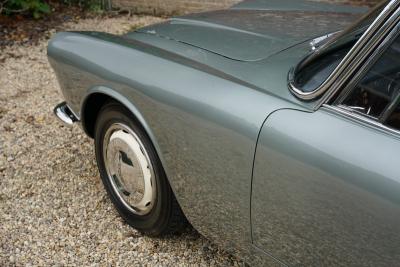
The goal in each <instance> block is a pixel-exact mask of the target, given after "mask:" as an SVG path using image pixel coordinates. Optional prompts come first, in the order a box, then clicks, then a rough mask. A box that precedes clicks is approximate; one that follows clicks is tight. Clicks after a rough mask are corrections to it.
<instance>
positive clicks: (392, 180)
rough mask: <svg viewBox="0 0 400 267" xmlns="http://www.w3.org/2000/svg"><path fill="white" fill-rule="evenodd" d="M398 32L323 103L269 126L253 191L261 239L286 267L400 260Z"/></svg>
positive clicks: (283, 113)
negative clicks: (311, 110) (333, 96)
mask: <svg viewBox="0 0 400 267" xmlns="http://www.w3.org/2000/svg"><path fill="white" fill-rule="evenodd" d="M396 31H397V30H396ZM396 35H397V34H396ZM396 35H394V36H393V37H392V38H391V39H390V40H388V41H387V44H386V43H385V44H384V45H382V46H381V48H380V50H382V52H379V53H375V54H376V56H374V57H371V58H370V59H369V60H368V61H367V62H366V63H365V65H364V67H363V69H362V70H359V71H357V72H356V73H355V75H354V78H353V79H352V80H351V81H350V82H349V83H348V84H347V86H346V87H345V88H344V89H343V90H342V91H341V93H340V94H339V95H338V96H337V97H335V98H334V99H332V100H331V101H329V102H328V103H327V104H325V105H323V106H322V107H321V108H320V109H318V110H317V111H315V112H312V113H309V112H300V111H296V110H280V111H277V112H275V113H273V114H272V115H270V117H269V118H268V119H267V121H266V123H265V124H264V126H263V128H262V130H261V133H260V136H259V141H258V145H257V150H256V156H255V163H254V171H253V183H252V197H251V220H252V238H253V245H254V246H255V247H257V248H259V249H261V250H262V251H264V252H265V253H267V254H269V255H271V256H273V257H275V258H277V259H279V260H281V261H282V262H283V263H284V264H288V265H295V266H327V265H329V266H398V265H399V262H400V171H399V170H400V38H399V37H396Z"/></svg>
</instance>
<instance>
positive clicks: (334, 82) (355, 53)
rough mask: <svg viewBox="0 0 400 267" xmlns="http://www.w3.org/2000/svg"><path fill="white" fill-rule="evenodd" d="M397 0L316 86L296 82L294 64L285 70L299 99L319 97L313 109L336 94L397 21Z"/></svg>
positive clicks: (309, 99) (307, 99) (308, 99)
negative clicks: (309, 87) (308, 87)
mask: <svg viewBox="0 0 400 267" xmlns="http://www.w3.org/2000/svg"><path fill="white" fill-rule="evenodd" d="M399 6H400V0H392V1H390V3H389V4H388V5H387V6H386V7H385V8H384V9H383V10H382V12H381V13H380V14H379V15H378V16H377V18H376V19H375V20H374V21H373V22H372V24H371V25H370V26H369V27H368V28H367V30H366V31H365V32H364V34H363V35H362V36H361V37H360V38H359V40H358V41H357V42H356V43H355V44H354V46H353V47H352V48H351V49H350V51H349V52H348V53H347V54H346V56H345V57H344V58H343V60H342V61H341V62H340V63H339V65H338V66H337V67H336V68H335V69H334V70H333V72H332V73H331V74H330V75H329V76H328V78H327V79H326V80H325V81H324V82H323V83H322V84H321V85H320V86H318V87H317V88H316V89H315V90H313V91H311V92H304V91H302V90H301V89H300V88H297V87H296V85H295V80H294V79H295V73H296V68H293V69H291V70H290V72H289V74H288V87H289V90H290V91H291V92H292V94H294V95H295V96H296V97H298V98H299V99H301V100H305V101H312V100H315V99H317V98H319V97H320V99H319V100H318V103H317V105H316V106H315V110H316V109H318V108H319V107H320V106H322V105H323V104H324V103H325V102H326V101H327V100H328V99H329V98H330V97H331V96H332V95H334V94H336V92H337V90H339V89H340V88H341V86H342V85H343V83H344V82H345V81H346V80H347V79H348V78H349V77H350V76H351V75H352V74H353V73H354V71H355V70H356V69H357V68H358V67H359V66H360V65H361V64H362V63H363V61H364V60H365V59H366V58H367V57H368V55H370V53H371V51H373V50H374V49H375V48H376V46H377V45H379V43H380V42H381V41H382V40H383V39H384V38H385V37H386V35H387V33H388V32H389V31H390V30H391V29H392V27H393V26H394V25H395V22H397V17H398V15H399V14H398V13H399ZM300 64H301V62H300V63H299V65H300Z"/></svg>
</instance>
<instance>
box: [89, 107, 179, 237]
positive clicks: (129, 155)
mask: <svg viewBox="0 0 400 267" xmlns="http://www.w3.org/2000/svg"><path fill="white" fill-rule="evenodd" d="M95 149H96V160H97V165H98V168H99V172H100V176H101V179H102V181H103V184H104V186H105V188H106V190H107V192H108V195H109V196H110V198H111V200H112V202H113V203H114V205H115V207H116V209H117V210H118V212H119V213H120V215H121V216H122V217H123V218H124V220H125V221H126V222H127V223H128V224H129V225H131V226H132V227H134V228H136V229H138V230H139V231H141V232H143V233H146V234H149V235H152V236H157V235H161V234H165V233H171V232H176V231H178V230H179V229H181V228H182V226H184V225H185V223H186V219H185V217H184V215H183V213H182V211H181V209H180V207H179V205H178V203H177V201H176V199H175V196H174V194H173V192H172V189H171V187H170V185H169V183H168V180H167V178H166V175H165V173H164V170H163V168H162V165H161V162H160V160H159V158H158V156H157V153H156V151H155V149H154V147H153V145H152V143H151V141H150V140H149V138H148V137H147V135H146V133H145V132H144V130H143V129H142V127H141V126H140V124H139V123H138V122H137V121H136V120H135V119H133V118H132V115H131V113H130V112H129V110H127V109H126V108H125V107H123V106H121V105H120V104H118V103H115V102H110V103H108V104H106V105H105V106H103V107H102V109H101V110H100V113H99V115H98V118H97V121H96V126H95Z"/></svg>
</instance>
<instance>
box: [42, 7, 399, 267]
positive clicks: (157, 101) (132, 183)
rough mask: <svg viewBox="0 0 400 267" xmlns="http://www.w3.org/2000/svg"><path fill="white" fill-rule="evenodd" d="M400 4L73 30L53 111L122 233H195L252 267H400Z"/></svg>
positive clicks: (62, 54) (63, 37) (252, 11)
mask: <svg viewBox="0 0 400 267" xmlns="http://www.w3.org/2000/svg"><path fill="white" fill-rule="evenodd" d="M399 4H400V1H399V0H392V1H384V2H382V3H381V4H378V5H377V6H376V7H374V8H371V9H370V10H367V9H365V8H355V7H350V6H343V5H332V4H327V3H321V2H307V1H302V0H282V1H281V0H279V1H278V0H248V1H244V2H242V3H239V4H237V5H235V6H233V7H232V8H229V9H226V10H219V11H210V12H204V13H199V14H191V15H185V16H181V17H176V18H171V19H168V20H166V21H164V22H162V23H159V24H156V25H151V26H146V27H144V28H140V29H137V30H135V31H133V32H129V33H127V34H124V35H121V36H116V35H112V34H106V33H100V32H62V33H58V34H56V35H55V36H54V37H53V38H52V39H51V40H50V42H49V45H48V58H49V61H50V64H51V66H52V68H53V69H54V71H55V73H56V76H57V79H58V82H59V84H60V87H61V91H62V93H63V95H64V98H65V100H66V102H63V103H61V104H59V105H57V106H56V107H55V109H54V112H55V114H56V115H57V117H58V118H59V119H61V120H62V121H63V122H64V123H65V124H67V125H72V124H73V123H75V122H78V123H79V124H80V125H81V127H82V128H83V130H84V131H85V132H86V134H87V135H88V136H90V137H92V138H94V146H95V154H96V159H97V165H98V169H99V172H100V176H101V179H102V181H103V183H104V186H105V189H106V190H107V192H108V195H109V197H110V198H111V200H112V202H113V203H114V205H115V207H116V209H117V210H118V212H119V213H120V215H121V216H122V217H123V219H125V220H126V222H127V223H128V224H129V225H131V226H133V227H134V228H136V229H138V230H139V231H141V232H143V233H145V234H148V235H151V236H157V235H162V234H166V233H171V232H175V231H178V230H179V229H181V227H182V226H184V225H185V224H186V223H187V221H189V222H190V223H191V224H192V225H193V226H194V227H195V228H196V229H197V230H198V231H199V232H200V233H201V234H203V235H204V236H206V237H207V238H208V239H210V240H212V241H214V242H215V243H217V244H220V245H221V246H223V247H224V248H225V249H226V250H227V251H228V252H231V253H235V254H236V255H238V257H240V258H241V259H243V260H244V261H245V262H247V263H248V264H250V265H257V266H265V265H268V266H276V265H279V266H282V265H289V266H292V265H293V266H328V265H329V266H330V265H333V266H399V265H400V173H399V167H400V106H399V104H400V83H399V82H400V39H399V38H400V37H398V35H399V32H400V30H399V27H400V24H399V19H400V16H399V14H400V10H399Z"/></svg>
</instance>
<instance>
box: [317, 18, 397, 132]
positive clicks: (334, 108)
mask: <svg viewBox="0 0 400 267" xmlns="http://www.w3.org/2000/svg"><path fill="white" fill-rule="evenodd" d="M396 15H397V13H396V14H394V15H392V16H393V17H395V16H396ZM393 22H394V23H395V24H394V26H392V27H391V28H390V29H391V31H390V32H389V33H388V34H387V35H386V36H385V38H384V39H383V41H382V42H381V43H380V44H379V46H378V47H377V49H376V50H375V51H373V52H372V53H371V55H370V56H369V58H368V60H367V61H366V62H364V65H366V67H365V68H363V69H359V70H357V71H355V73H354V77H353V78H352V79H351V80H350V82H349V83H348V84H347V85H346V86H345V87H344V88H343V90H342V92H340V94H339V95H338V96H335V97H336V99H335V100H334V101H333V103H332V104H328V102H330V100H331V99H328V101H327V102H326V103H324V104H323V105H322V107H323V108H324V109H328V110H330V111H331V112H335V113H340V114H341V115H343V116H345V117H351V118H352V119H355V120H357V121H359V122H362V123H364V124H365V123H366V124H368V125H371V126H374V127H375V128H376V127H377V128H379V129H380V130H383V131H385V132H389V133H391V134H395V135H396V136H398V137H400V130H396V129H394V128H392V127H390V126H386V125H385V124H384V122H385V121H386V118H387V117H388V116H389V115H390V114H391V113H390V114H381V116H380V117H378V118H375V117H372V116H369V115H367V114H364V113H361V112H359V111H357V110H352V109H351V108H349V107H346V106H343V105H341V103H342V102H343V101H344V99H345V98H346V97H347V96H348V94H349V93H350V92H352V90H353V89H354V88H355V85H356V84H357V83H358V82H359V81H360V79H362V77H364V75H365V74H366V73H367V72H368V71H369V70H370V69H371V67H372V66H373V65H374V64H375V62H376V61H377V60H379V58H380V57H381V56H382V55H383V53H384V52H385V51H386V50H387V48H388V47H389V46H390V44H391V43H392V41H394V40H395V38H399V36H400V16H397V18H396V19H395V20H393ZM392 103H397V104H399V103H400V93H399V94H398V95H397V96H396V97H395V99H394V100H393V101H392ZM391 105H392V104H391ZM391 111H393V110H391Z"/></svg>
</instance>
